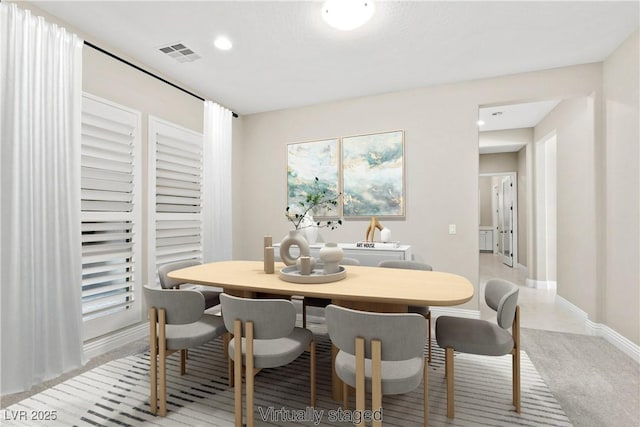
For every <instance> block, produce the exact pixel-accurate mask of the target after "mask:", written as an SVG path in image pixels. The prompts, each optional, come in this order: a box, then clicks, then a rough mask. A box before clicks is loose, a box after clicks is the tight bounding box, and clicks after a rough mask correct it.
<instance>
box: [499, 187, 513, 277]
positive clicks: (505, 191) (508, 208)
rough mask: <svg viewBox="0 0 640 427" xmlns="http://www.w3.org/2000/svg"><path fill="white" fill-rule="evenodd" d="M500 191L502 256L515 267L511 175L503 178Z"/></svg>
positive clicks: (506, 262) (505, 262)
mask: <svg viewBox="0 0 640 427" xmlns="http://www.w3.org/2000/svg"><path fill="white" fill-rule="evenodd" d="M500 192H501V194H502V197H501V199H502V201H501V203H500V206H499V210H500V215H499V216H500V217H501V230H500V237H501V241H502V247H501V248H500V256H501V258H502V262H503V263H504V264H506V265H508V266H509V267H513V180H512V178H511V176H505V177H504V178H502V185H501V188H500Z"/></svg>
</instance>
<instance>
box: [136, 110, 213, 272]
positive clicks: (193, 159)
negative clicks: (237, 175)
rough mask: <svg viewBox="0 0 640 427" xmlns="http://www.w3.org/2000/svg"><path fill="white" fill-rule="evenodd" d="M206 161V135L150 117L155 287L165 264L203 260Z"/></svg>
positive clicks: (152, 256)
mask: <svg viewBox="0 0 640 427" xmlns="http://www.w3.org/2000/svg"><path fill="white" fill-rule="evenodd" d="M202 158H203V153H202V134H199V133H196V132H193V131H191V130H189V129H185V128H182V127H180V126H177V125H175V124H172V123H169V122H166V121H163V120H160V119H157V118H154V117H150V118H149V171H150V177H149V182H150V184H149V188H150V197H149V204H150V207H153V208H152V212H150V214H151V217H150V224H153V225H152V226H151V227H150V228H151V230H150V232H149V239H150V240H149V252H150V256H149V260H150V262H149V264H150V265H149V277H150V278H152V277H153V278H155V280H156V283H158V274H157V268H158V267H159V266H161V265H162V264H166V263H169V262H175V261H185V260H197V261H202V213H201V210H202V169H203V168H202ZM150 280H151V279H150Z"/></svg>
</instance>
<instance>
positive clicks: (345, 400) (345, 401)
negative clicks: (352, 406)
mask: <svg viewBox="0 0 640 427" xmlns="http://www.w3.org/2000/svg"><path fill="white" fill-rule="evenodd" d="M342 409H344V410H345V411H346V410H347V409H349V386H348V385H347V383H345V382H343V383H342Z"/></svg>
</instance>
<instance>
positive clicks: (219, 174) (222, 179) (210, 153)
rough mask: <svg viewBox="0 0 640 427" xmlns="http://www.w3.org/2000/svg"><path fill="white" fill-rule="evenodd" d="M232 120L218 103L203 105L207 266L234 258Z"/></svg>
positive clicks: (205, 249) (204, 229)
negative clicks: (232, 239) (209, 263)
mask: <svg viewBox="0 0 640 427" xmlns="http://www.w3.org/2000/svg"><path fill="white" fill-rule="evenodd" d="M231 120H232V112H231V111H230V110H228V109H226V108H224V107H222V106H220V105H218V104H216V103H215V102H211V101H205V102H204V162H203V168H204V173H203V177H204V183H203V186H202V187H203V196H202V212H203V217H204V223H203V237H202V243H203V254H202V256H203V260H204V262H211V261H223V260H229V259H231V257H232V241H231V225H232V220H231V215H232V214H231Z"/></svg>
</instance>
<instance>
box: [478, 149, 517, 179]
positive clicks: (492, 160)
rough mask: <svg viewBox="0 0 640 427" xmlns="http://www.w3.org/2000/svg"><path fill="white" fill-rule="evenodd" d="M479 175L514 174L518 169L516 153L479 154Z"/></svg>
mask: <svg viewBox="0 0 640 427" xmlns="http://www.w3.org/2000/svg"><path fill="white" fill-rule="evenodd" d="M479 167H480V173H483V174H486V173H506V172H516V171H517V169H518V154H517V153H496V154H480V166H479Z"/></svg>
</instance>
